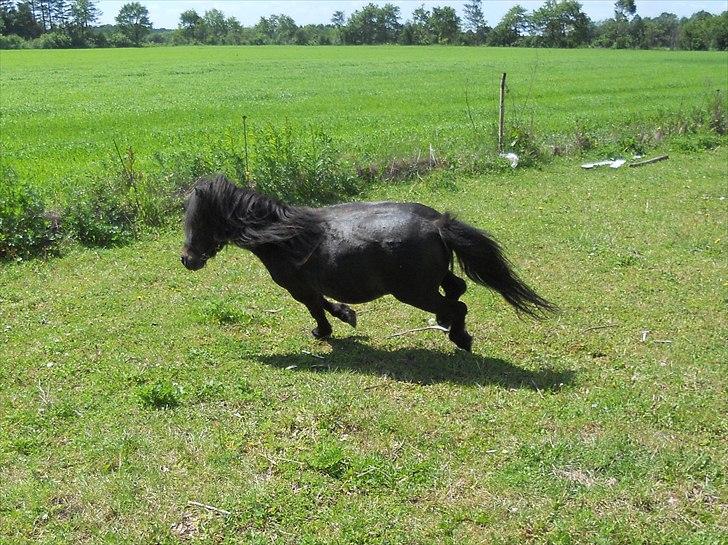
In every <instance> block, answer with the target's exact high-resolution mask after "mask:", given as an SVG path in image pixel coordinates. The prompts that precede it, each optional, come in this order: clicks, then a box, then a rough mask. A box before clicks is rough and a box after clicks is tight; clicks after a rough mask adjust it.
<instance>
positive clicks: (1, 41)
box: [0, 34, 28, 49]
mask: <svg viewBox="0 0 728 545" xmlns="http://www.w3.org/2000/svg"><path fill="white" fill-rule="evenodd" d="M27 46H28V43H27V42H26V41H25V40H24V39H23V38H21V37H20V36H18V35H17V34H10V35H8V36H0V49H23V48H24V47H27Z"/></svg>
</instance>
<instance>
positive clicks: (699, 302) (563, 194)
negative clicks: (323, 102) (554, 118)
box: [0, 147, 728, 545]
mask: <svg viewBox="0 0 728 545" xmlns="http://www.w3.org/2000/svg"><path fill="white" fill-rule="evenodd" d="M726 164H728V150H727V149H726V148H725V147H723V148H719V149H717V150H714V151H710V152H703V153H700V154H693V155H680V154H677V155H674V154H673V155H672V156H671V158H670V160H669V161H666V162H663V163H658V164H655V165H651V166H648V167H643V168H641V169H626V168H625V169H621V170H618V171H612V170H609V169H607V170H605V171H595V172H584V171H582V170H581V169H580V168H579V167H578V165H577V164H575V163H574V161H571V160H566V159H559V160H556V161H555V162H553V163H551V164H550V165H548V166H547V167H546V168H544V169H543V170H535V169H531V170H524V171H515V172H514V173H513V174H511V175H509V176H503V175H497V176H496V175H491V176H480V177H472V178H467V177H461V176H457V175H456V174H455V173H452V172H449V171H446V172H441V173H437V174H434V175H431V176H428V177H426V178H424V179H422V180H420V181H418V182H414V183H407V184H400V185H389V186H379V187H374V188H373V189H372V190H371V191H370V192H368V193H367V195H366V196H367V197H369V198H373V199H374V198H376V199H379V198H387V199H398V200H417V201H421V202H426V203H428V204H430V205H433V206H436V207H438V208H441V209H443V208H446V209H451V210H455V211H458V212H460V214H461V217H462V218H463V219H466V220H468V221H471V222H473V223H475V224H477V225H480V226H483V227H487V228H489V229H490V230H491V231H492V232H493V233H495V234H497V235H498V236H499V237H500V238H501V240H502V242H504V243H505V245H506V247H507V249H508V250H509V255H510V256H511V257H512V258H513V259H514V261H515V263H517V264H518V266H519V269H520V270H521V272H522V274H523V275H524V277H525V278H527V279H528V281H529V282H531V283H532V284H533V285H534V286H535V287H537V289H538V290H539V291H540V292H542V293H543V294H544V295H546V296H547V297H549V298H551V299H553V300H555V301H556V302H557V303H558V304H560V305H561V306H562V308H563V313H562V314H561V315H560V316H559V317H557V318H555V319H552V320H549V321H545V322H542V323H533V322H530V321H519V320H518V319H517V318H516V317H515V315H514V314H513V313H512V312H511V310H510V309H509V308H507V307H506V305H505V304H504V303H503V302H502V301H501V300H499V299H497V298H496V297H495V296H493V295H492V294H491V293H489V292H487V291H486V290H484V289H483V288H479V287H473V286H471V288H470V290H469V292H468V293H467V294H466V295H465V298H464V299H465V300H466V302H467V303H468V304H469V306H470V314H469V318H468V322H469V325H470V330H471V332H472V333H473V334H474V335H475V337H476V341H475V342H476V344H475V349H474V353H473V354H472V355H471V354H466V353H462V352H458V351H456V350H454V349H453V346H452V344H451V343H450V342H449V341H448V340H447V339H446V337H445V336H443V335H442V334H440V333H438V332H432V331H429V332H424V333H416V334H410V335H404V336H400V337H389V336H390V335H391V334H393V333H396V332H399V331H401V330H404V329H408V328H413V327H419V326H422V325H425V324H426V320H427V318H428V317H427V316H426V315H425V314H424V313H421V312H419V311H417V310H414V309H412V308H410V307H405V306H403V305H401V304H399V303H397V302H396V301H394V300H392V299H389V298H385V299H382V300H379V301H376V302H374V303H370V304H367V305H361V306H359V307H358V311H359V313H360V318H359V322H360V325H359V329H358V330H357V331H356V332H355V331H353V330H350V329H348V326H344V325H343V324H341V323H336V324H334V330H335V331H334V339H333V340H332V341H331V342H330V343H325V342H319V341H315V340H313V339H312V338H310V336H309V330H310V329H311V327H312V325H313V324H312V323H311V320H310V317H309V316H308V313H307V312H306V311H305V309H304V308H302V307H300V306H299V305H298V304H297V303H295V302H294V301H293V300H291V299H290V298H289V297H288V296H287V295H286V294H285V293H284V292H283V291H282V290H281V289H279V288H277V287H275V285H274V284H273V283H272V281H271V280H270V279H269V278H268V276H267V273H266V271H265V270H264V269H263V268H262V266H261V265H260V264H259V263H258V262H257V261H256V260H255V259H254V258H253V256H252V255H250V254H248V253H245V252H243V251H241V250H235V249H228V250H225V251H224V252H222V254H221V255H220V256H218V257H217V258H215V259H214V260H212V261H211V262H210V263H209V264H208V266H207V267H206V268H205V269H203V270H202V271H200V272H198V273H190V272H189V271H186V270H185V269H184V268H183V267H182V266H181V265H180V264H179V263H178V250H179V245H180V242H181V233H180V229H179V227H175V228H173V229H171V230H168V231H162V232H159V233H158V235H157V236H155V237H152V238H148V239H145V240H142V241H139V242H137V243H134V244H132V245H129V246H126V247H123V248H117V249H111V250H99V251H89V250H78V251H74V252H72V253H70V254H69V255H67V256H65V257H63V258H61V259H55V260H51V261H49V262H42V261H30V262H23V263H19V264H11V265H6V266H4V267H2V269H0V305H2V309H3V312H2V325H1V326H0V343H1V346H2V352H3V358H2V366H0V384H2V388H1V389H0V429H2V433H0V483H2V485H1V486H0V541H3V542H4V543H14V544H15V543H71V542H72V543H99V542H108V543H176V542H179V541H185V540H187V539H188V538H194V539H196V540H197V541H194V542H201V543H291V544H293V543H332V544H333V543H337V544H340V543H412V544H414V543H421V544H428V543H452V544H464V543H590V544H591V543H602V544H621V543H624V544H627V543H629V544H632V543H650V544H659V543H665V544H667V543H671V544H672V543H674V544H678V543H680V544H712V545H718V544H720V543H725V540H726V538H728V516H727V511H726V500H727V496H726V493H727V492H728V489H727V487H726V474H725V468H726V463H727V462H728V459H727V455H726V449H725V438H726V436H727V434H728V425H727V421H726V417H725V415H726V408H727V407H726V398H725V391H726V361H728V350H726V346H725V338H726V333H727V332H728V328H727V327H726V326H727V325H728V324H726V313H725V310H726V308H725V305H726V289H727V285H726V281H727V279H728V266H727V263H728V260H727V259H726V238H725V233H726V223H725V222H726V200H725V198H726V187H725V177H724V175H725V172H726ZM644 331H649V333H643V332H644ZM190 501H196V502H201V503H204V504H208V505H212V506H214V507H216V508H219V509H222V510H225V511H226V512H229V513H230V514H222V513H220V512H215V511H211V510H208V509H205V508H201V507H198V506H195V505H193V504H190V503H189V502H190Z"/></svg>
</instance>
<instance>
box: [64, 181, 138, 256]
mask: <svg viewBox="0 0 728 545" xmlns="http://www.w3.org/2000/svg"><path fill="white" fill-rule="evenodd" d="M135 217H136V210H135V207H134V206H133V205H132V203H131V202H130V200H129V194H128V192H127V191H125V190H124V188H123V187H120V184H119V182H118V181H114V180H112V181H98V182H96V183H93V184H91V185H90V186H88V187H85V188H83V189H80V190H77V191H76V192H75V193H74V194H73V195H71V198H70V204H69V205H68V207H67V208H66V210H65V213H64V219H65V223H66V225H67V226H68V228H69V229H70V231H71V232H72V233H73V235H74V237H75V238H76V239H78V241H79V242H81V243H82V244H85V245H87V246H115V245H118V244H123V243H125V242H128V241H129V240H131V239H132V237H133V236H134V220H135Z"/></svg>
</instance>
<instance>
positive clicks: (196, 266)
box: [180, 254, 205, 271]
mask: <svg viewBox="0 0 728 545" xmlns="http://www.w3.org/2000/svg"><path fill="white" fill-rule="evenodd" d="M180 260H181V261H182V265H184V266H185V267H186V268H187V269H189V270H191V271H198V270H200V269H201V268H202V267H204V266H205V260H204V259H198V258H193V257H190V256H189V255H184V254H183V255H182V256H181V257H180Z"/></svg>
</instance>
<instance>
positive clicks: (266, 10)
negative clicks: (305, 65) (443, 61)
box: [97, 0, 728, 28]
mask: <svg viewBox="0 0 728 545" xmlns="http://www.w3.org/2000/svg"><path fill="white" fill-rule="evenodd" d="M128 1H131V0H100V1H99V2H98V4H97V6H98V8H99V10H100V11H101V17H100V18H99V23H100V24H114V18H115V17H116V15H117V14H118V13H119V9H121V6H122V5H124V4H125V3H127V2H128ZM137 1H139V2H140V3H141V4H142V5H144V6H146V7H147V9H148V10H149V16H150V19H151V20H152V24H153V25H154V27H155V28H177V24H178V23H179V15H180V13H182V12H183V11H185V10H188V9H194V10H196V11H197V12H198V13H199V14H200V15H202V14H203V13H204V12H205V11H206V10H210V9H213V8H216V9H219V10H220V11H222V12H223V13H224V14H225V15H226V16H228V17H231V16H232V17H235V18H237V19H238V21H240V22H241V23H242V24H243V25H244V26H252V25H254V24H255V23H257V22H258V20H259V19H260V18H261V17H268V16H269V15H273V14H280V13H285V14H286V15H290V16H291V17H293V19H294V20H295V21H296V23H298V24H299V25H305V24H309V23H327V22H329V21H330V20H331V15H332V14H333V13H334V12H335V11H343V12H344V13H345V14H346V16H347V17H348V16H349V15H350V14H351V13H353V12H354V11H356V10H358V9H361V8H362V7H363V6H365V5H366V4H368V3H370V2H371V3H374V4H378V5H384V4H385V3H387V2H389V3H391V4H395V5H397V6H399V8H400V13H401V15H402V19H401V20H402V21H405V20H407V19H409V18H410V16H411V15H412V12H413V11H414V10H415V9H417V8H418V7H419V6H420V5H422V4H424V5H425V8H427V9H432V7H433V6H451V7H453V8H455V10H456V11H457V12H458V14H459V15H461V16H462V13H463V6H464V5H465V4H466V3H467V0H461V1H452V0H424V1H423V0H364V1H361V0H310V1H309V0H275V1H269V0H207V1H205V0H146V1H145V0H137ZM516 4H520V5H521V6H523V7H524V8H526V9H527V10H528V11H532V10H533V9H537V8H538V7H539V6H541V5H542V4H543V0H538V1H536V0H522V1H520V2H519V1H516V0H484V1H483V11H484V12H485V18H486V20H487V21H488V24H489V25H490V26H494V25H496V24H497V23H498V21H500V20H501V18H502V17H503V15H504V14H505V13H506V11H508V10H509V9H510V8H511V7H513V6H514V5H516ZM581 4H582V6H583V10H584V12H585V13H586V14H587V15H588V16H589V17H590V18H591V19H592V20H594V21H599V20H602V19H607V18H609V17H612V16H613V15H614V0H581ZM636 4H637V13H638V14H639V15H641V16H642V17H656V16H658V15H659V14H660V13H662V12H664V11H667V12H670V13H674V14H676V15H677V16H679V17H682V16H689V15H692V14H693V13H695V12H697V11H700V10H705V11H708V12H711V13H721V12H722V11H725V10H728V0H683V1H674V0H636Z"/></svg>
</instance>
